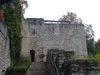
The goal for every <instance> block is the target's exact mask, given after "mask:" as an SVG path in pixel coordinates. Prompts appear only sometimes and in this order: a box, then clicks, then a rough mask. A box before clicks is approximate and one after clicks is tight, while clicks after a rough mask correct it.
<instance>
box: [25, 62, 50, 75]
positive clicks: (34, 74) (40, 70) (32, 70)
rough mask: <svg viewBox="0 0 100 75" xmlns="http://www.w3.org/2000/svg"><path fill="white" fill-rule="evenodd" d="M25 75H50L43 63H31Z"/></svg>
mask: <svg viewBox="0 0 100 75" xmlns="http://www.w3.org/2000/svg"><path fill="white" fill-rule="evenodd" d="M26 75H50V72H49V71H48V68H47V65H46V63H45V62H33V63H32V64H31V65H30V67H29V69H28V70H27V72H26Z"/></svg>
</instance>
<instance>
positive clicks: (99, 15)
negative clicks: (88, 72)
mask: <svg viewBox="0 0 100 75" xmlns="http://www.w3.org/2000/svg"><path fill="white" fill-rule="evenodd" d="M27 1H28V4H29V7H28V8H27V9H26V12H25V14H24V16H25V18H44V19H45V20H58V19H59V18H60V17H62V15H64V14H67V12H68V11H71V12H74V13H76V14H77V17H78V18H81V19H82V20H83V23H85V24H92V26H93V30H94V31H95V40H98V39H99V38H100V0H27Z"/></svg>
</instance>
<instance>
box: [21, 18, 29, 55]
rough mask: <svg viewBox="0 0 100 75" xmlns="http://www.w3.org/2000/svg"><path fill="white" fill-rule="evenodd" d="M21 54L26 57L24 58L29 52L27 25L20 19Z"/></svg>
mask: <svg viewBox="0 0 100 75" xmlns="http://www.w3.org/2000/svg"><path fill="white" fill-rule="evenodd" d="M21 33H22V50H21V51H22V52H21V54H22V55H26V56H29V54H30V53H29V52H30V48H29V47H30V46H29V44H30V33H29V27H28V24H27V22H26V21H25V20H24V19H22V31H21Z"/></svg>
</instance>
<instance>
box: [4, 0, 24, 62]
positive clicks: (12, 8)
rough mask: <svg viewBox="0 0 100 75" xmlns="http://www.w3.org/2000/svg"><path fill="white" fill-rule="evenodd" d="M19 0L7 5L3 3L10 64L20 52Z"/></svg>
mask: <svg viewBox="0 0 100 75" xmlns="http://www.w3.org/2000/svg"><path fill="white" fill-rule="evenodd" d="M21 9H22V7H21V4H20V0H15V1H14V2H11V4H9V5H5V8H4V15H5V22H6V25H7V26H8V32H9V39H10V56H11V61H12V64H16V63H17V62H18V61H19V58H20V52H21V39H22V37H21V17H22V16H21V15H22V11H21Z"/></svg>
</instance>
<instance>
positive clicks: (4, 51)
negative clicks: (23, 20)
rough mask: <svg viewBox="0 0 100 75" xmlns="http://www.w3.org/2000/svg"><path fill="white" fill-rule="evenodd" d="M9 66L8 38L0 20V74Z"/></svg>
mask: <svg viewBox="0 0 100 75" xmlns="http://www.w3.org/2000/svg"><path fill="white" fill-rule="evenodd" d="M9 66H10V52H9V39H8V33H7V26H6V25H5V24H4V23H2V22H0V75H3V74H4V72H5V71H6V69H7V67H9Z"/></svg>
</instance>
